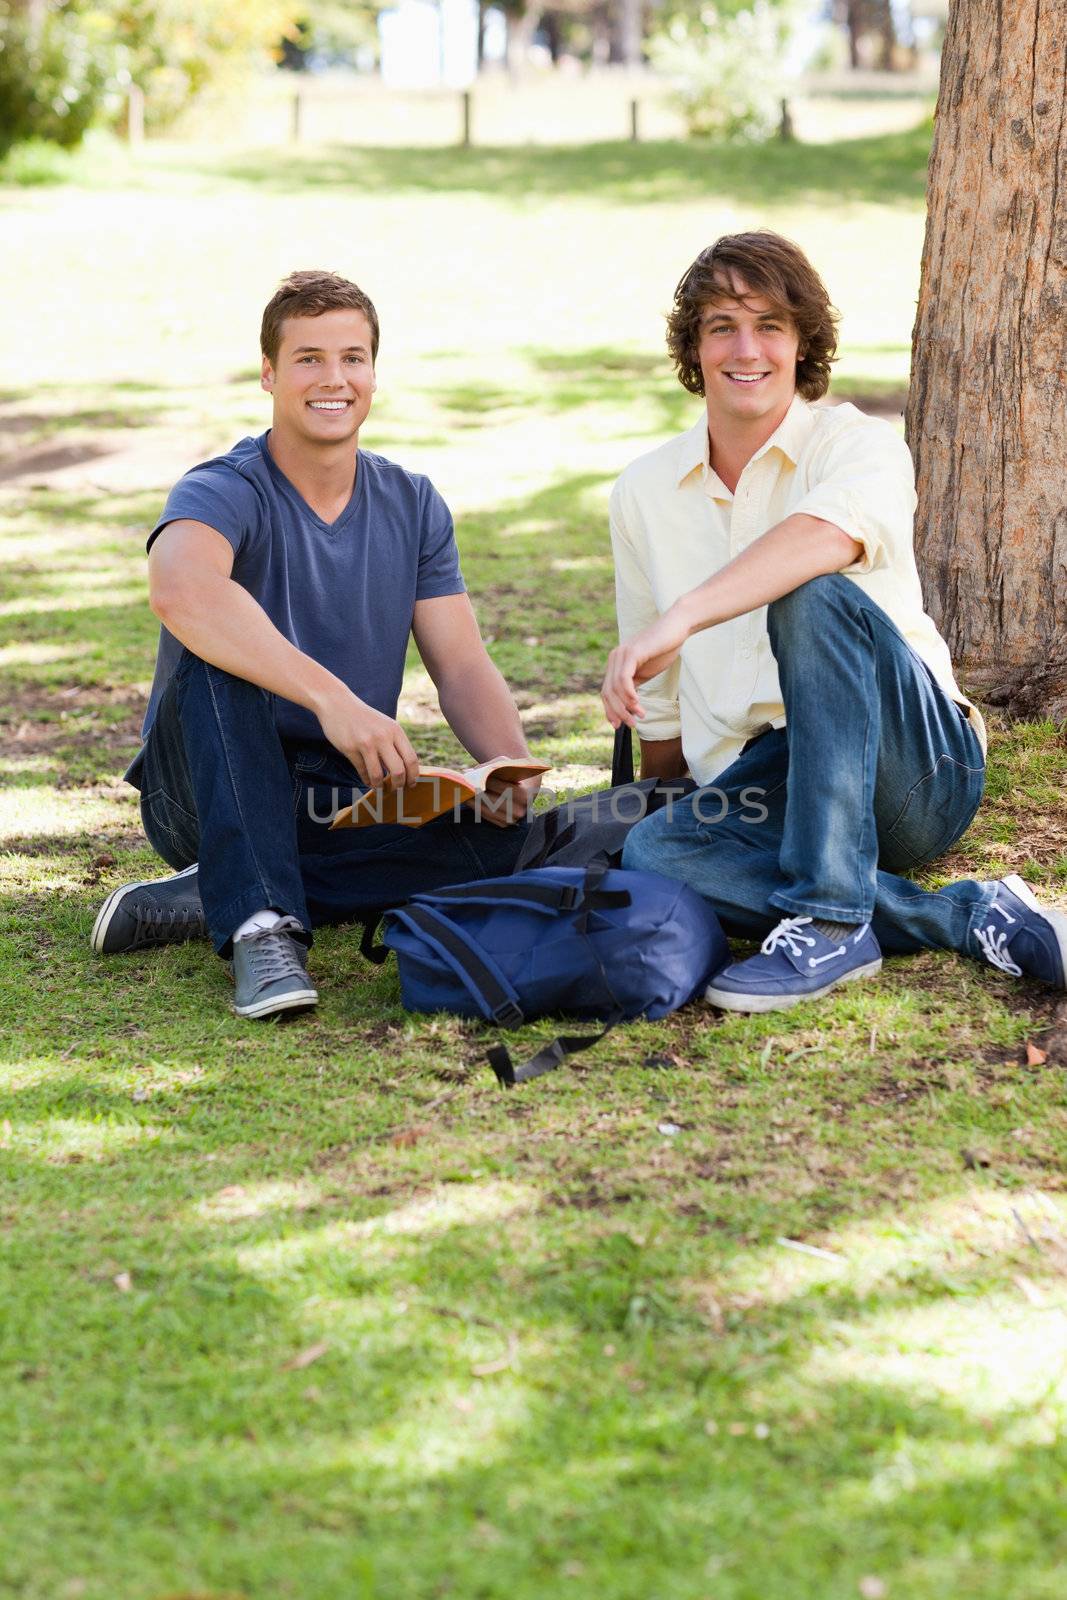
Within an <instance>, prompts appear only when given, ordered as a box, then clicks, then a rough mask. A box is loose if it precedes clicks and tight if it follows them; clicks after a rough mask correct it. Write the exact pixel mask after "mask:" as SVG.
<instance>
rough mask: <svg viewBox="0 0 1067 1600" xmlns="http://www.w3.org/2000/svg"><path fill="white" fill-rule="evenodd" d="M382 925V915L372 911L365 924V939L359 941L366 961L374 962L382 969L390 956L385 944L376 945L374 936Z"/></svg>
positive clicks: (361, 953)
mask: <svg viewBox="0 0 1067 1600" xmlns="http://www.w3.org/2000/svg"><path fill="white" fill-rule="evenodd" d="M381 925H382V919H381V915H380V913H379V912H377V911H372V912H370V914H369V915H368V917H367V920H366V921H365V922H364V924H363V937H362V939H361V940H360V941H359V953H360V955H361V956H362V957H363V958H364V960H366V961H373V963H374V965H375V966H376V967H380V966H381V965H382V963H383V962H384V961H385V960H386V958H387V957H388V955H389V947H388V945H384V944H375V942H374V936H375V934H376V933H377V932H378V929H379V928H380V927H381Z"/></svg>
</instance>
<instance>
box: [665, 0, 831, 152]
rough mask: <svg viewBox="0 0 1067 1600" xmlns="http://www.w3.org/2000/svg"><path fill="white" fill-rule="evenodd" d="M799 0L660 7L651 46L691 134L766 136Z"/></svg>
mask: <svg viewBox="0 0 1067 1600" xmlns="http://www.w3.org/2000/svg"><path fill="white" fill-rule="evenodd" d="M803 14H804V7H803V6H802V5H800V4H798V3H797V0H705V3H699V4H696V5H686V4H675V5H673V6H670V7H669V9H668V10H666V11H665V13H664V16H663V18H662V22H661V25H660V31H659V32H658V33H656V34H655V35H654V37H653V39H652V41H651V44H650V47H649V54H650V56H651V59H652V62H653V65H654V66H655V67H657V68H658V69H659V70H660V71H661V72H662V73H664V75H665V76H666V77H667V78H668V79H669V81H670V85H671V88H670V99H671V101H672V103H673V104H674V105H675V106H677V108H678V110H679V111H680V112H681V114H682V116H683V117H684V118H685V121H686V126H687V128H688V129H689V132H690V134H692V135H698V136H710V137H713V138H719V139H750V140H761V139H766V138H769V137H770V136H771V135H772V134H773V133H774V131H775V129H776V128H777V126H778V123H779V117H780V108H781V98H782V95H783V92H784V85H785V82H786V78H787V71H786V58H787V54H788V51H789V48H790V45H791V44H792V42H793V40H794V37H795V35H796V30H797V26H798V23H799V21H800V20H801V18H802V16H803Z"/></svg>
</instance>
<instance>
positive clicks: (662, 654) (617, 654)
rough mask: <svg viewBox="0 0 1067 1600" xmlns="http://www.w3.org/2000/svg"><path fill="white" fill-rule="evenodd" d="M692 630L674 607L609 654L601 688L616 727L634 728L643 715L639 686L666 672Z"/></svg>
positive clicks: (606, 708) (605, 705)
mask: <svg viewBox="0 0 1067 1600" xmlns="http://www.w3.org/2000/svg"><path fill="white" fill-rule="evenodd" d="M689 633H690V629H689V625H688V623H687V622H686V621H685V620H684V618H683V617H682V616H681V614H680V613H679V611H678V609H677V608H676V607H675V606H672V607H671V609H670V610H669V611H665V612H664V613H663V616H662V617H657V618H656V620H655V622H652V623H650V624H649V626H648V627H647V628H642V629H641V632H640V633H635V634H634V636H633V638H632V639H626V640H624V641H623V643H622V644H620V645H616V647H615V649H614V650H613V651H612V652H611V654H610V656H609V657H608V670H607V672H606V673H605V674H604V682H603V683H602V684H601V687H600V698H601V700H603V702H604V712H605V715H606V716H607V719H608V721H609V722H610V723H611V726H612V727H613V728H617V727H619V725H620V724H621V723H623V722H626V723H628V724H629V725H630V727H631V728H632V727H633V725H634V723H635V722H636V721H637V719H638V717H643V716H644V714H645V711H644V707H643V706H642V704H641V701H640V699H639V698H638V694H637V685H638V684H639V683H647V682H648V680H649V678H655V677H657V676H658V675H659V673H661V672H664V671H666V669H667V668H668V667H669V666H670V664H671V662H672V661H673V660H674V659H675V657H676V656H677V654H678V652H679V650H680V649H681V648H682V646H683V644H684V643H685V641H686V640H687V639H688V637H689Z"/></svg>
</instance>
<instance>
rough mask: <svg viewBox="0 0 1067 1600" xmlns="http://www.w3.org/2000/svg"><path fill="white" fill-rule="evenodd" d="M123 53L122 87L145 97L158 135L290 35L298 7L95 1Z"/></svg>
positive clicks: (200, 0) (266, 2)
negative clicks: (135, 88)
mask: <svg viewBox="0 0 1067 1600" xmlns="http://www.w3.org/2000/svg"><path fill="white" fill-rule="evenodd" d="M96 3H97V6H98V9H99V11H100V12H101V13H103V14H104V15H105V16H106V17H107V18H108V19H109V20H110V24H111V27H112V30H113V36H114V38H115V41H116V44H117V46H118V48H119V50H120V51H121V54H122V60H123V67H124V71H125V75H126V77H127V81H132V82H134V83H136V84H138V85H139V87H140V88H141V89H143V90H144V94H145V117H146V121H147V123H148V125H149V127H153V128H156V129H158V128H161V127H165V126H167V124H168V123H170V122H173V120H174V118H175V117H176V116H177V115H178V114H179V113H180V112H181V111H183V110H184V108H185V107H186V106H187V105H188V104H189V102H190V101H191V100H193V99H194V98H195V97H196V95H197V94H199V93H200V91H201V90H202V89H204V88H205V87H206V86H207V85H208V84H209V83H218V82H219V81H220V80H223V81H224V80H225V79H226V78H228V77H233V76H236V75H238V74H240V72H241V71H242V70H243V69H246V68H248V67H249V66H250V65H253V64H254V63H255V62H256V60H257V59H262V57H263V54H264V52H266V51H269V50H271V49H272V47H274V46H276V45H277V42H278V40H279V39H280V38H283V37H284V36H285V35H286V34H287V33H289V32H290V31H291V29H292V27H293V24H294V21H295V16H296V14H297V13H298V12H299V10H300V9H301V7H300V6H299V3H298V0H96Z"/></svg>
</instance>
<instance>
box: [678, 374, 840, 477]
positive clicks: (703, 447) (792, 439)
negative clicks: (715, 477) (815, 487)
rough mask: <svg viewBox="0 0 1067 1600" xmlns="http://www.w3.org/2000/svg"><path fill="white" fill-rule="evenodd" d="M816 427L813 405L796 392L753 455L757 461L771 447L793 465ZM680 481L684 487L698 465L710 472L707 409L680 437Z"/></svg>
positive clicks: (706, 473)
mask: <svg viewBox="0 0 1067 1600" xmlns="http://www.w3.org/2000/svg"><path fill="white" fill-rule="evenodd" d="M814 426H815V417H814V415H813V407H812V406H811V405H810V404H809V403H808V401H807V400H802V399H801V398H800V396H799V395H798V394H795V395H794V396H793V399H792V403H791V404H790V407H789V410H788V411H787V412H786V414H785V416H784V417H783V418H782V420H781V422H780V423H779V424H778V426H777V428H775V430H774V432H773V433H772V434H771V436H770V438H769V439H768V440H767V443H766V444H765V445H762V446H761V447H760V449H759V450H757V451H756V454H755V455H754V456H753V457H752V459H753V461H758V460H759V458H760V456H764V455H766V454H767V452H768V451H769V450H780V451H781V453H782V455H784V456H785V457H786V459H787V460H788V461H791V462H792V464H793V466H796V464H797V462H798V461H799V460H800V456H801V452H802V450H803V449H804V446H805V445H806V444H807V442H808V440H809V439H810V437H811V430H812V429H813V428H814ZM677 465H678V480H677V481H678V484H679V486H681V484H682V483H684V482H685V480H686V478H688V476H689V474H690V473H691V472H695V471H696V469H697V467H701V468H703V476H704V477H705V478H706V477H707V475H708V473H709V472H710V471H711V464H710V462H709V460H708V417H707V412H704V413H702V415H701V417H700V420H699V422H697V423H695V424H694V426H693V427H692V428H690V429H689V431H688V433H683V434H682V436H681V438H680V439H679V440H678V463H677Z"/></svg>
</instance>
